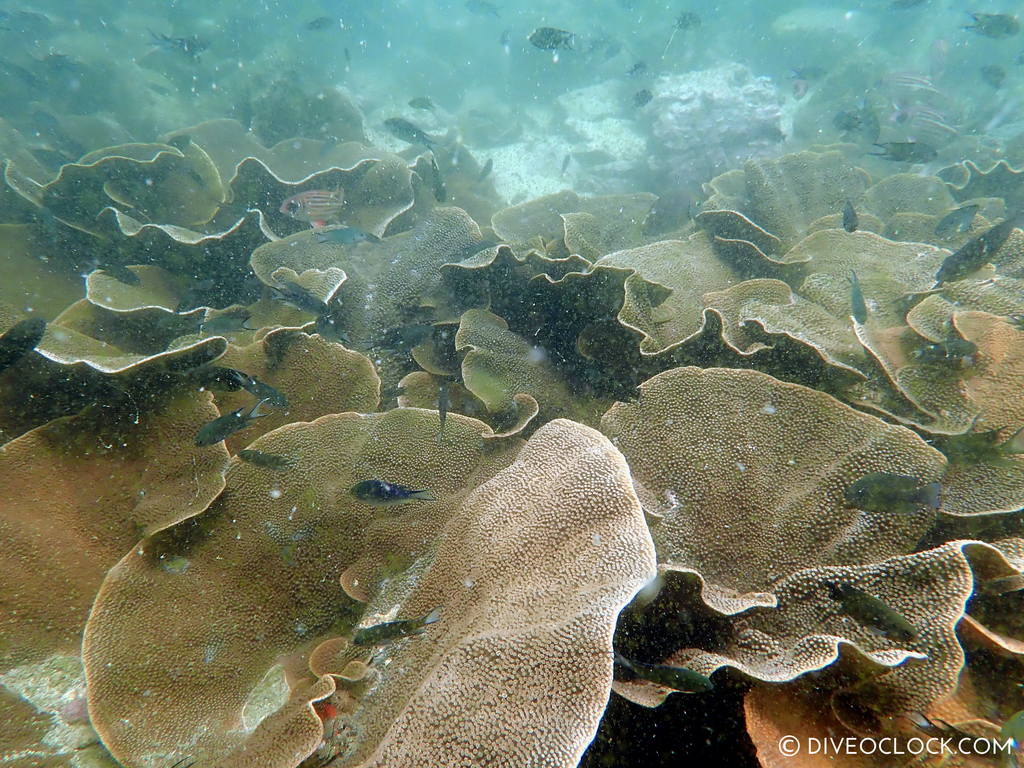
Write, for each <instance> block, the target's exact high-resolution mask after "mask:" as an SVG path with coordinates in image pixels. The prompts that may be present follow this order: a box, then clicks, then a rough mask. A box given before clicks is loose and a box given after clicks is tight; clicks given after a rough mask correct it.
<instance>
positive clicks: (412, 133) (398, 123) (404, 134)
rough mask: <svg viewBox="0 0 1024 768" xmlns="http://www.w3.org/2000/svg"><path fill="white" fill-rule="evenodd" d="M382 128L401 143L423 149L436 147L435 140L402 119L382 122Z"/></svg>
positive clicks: (390, 118) (393, 118)
mask: <svg viewBox="0 0 1024 768" xmlns="http://www.w3.org/2000/svg"><path fill="white" fill-rule="evenodd" d="M384 127H385V128H387V129H388V132H389V133H390V134H391V135H392V136H394V137H396V138H399V139H401V140H402V141H407V142H409V143H410V144H416V145H419V146H423V147H436V146H437V143H438V142H437V140H436V139H433V138H431V137H430V136H428V135H427V134H426V133H424V132H423V131H421V130H420V129H419V128H417V127H416V126H415V125H413V124H412V123H410V122H409V121H408V120H406V119H405V118H404V117H389V118H388V119H387V120H385V121H384Z"/></svg>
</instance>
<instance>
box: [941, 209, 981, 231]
mask: <svg viewBox="0 0 1024 768" xmlns="http://www.w3.org/2000/svg"><path fill="white" fill-rule="evenodd" d="M980 209H981V206H980V205H977V204H971V205H964V206H961V207H959V208H954V209H953V210H952V211H950V212H949V213H947V214H946V215H945V216H943V217H942V218H941V219H939V223H938V224H936V225H935V234H936V235H938V236H939V237H949V236H950V235H952V234H954V233H956V232H961V233H962V232H967V231H968V230H970V228H971V225H972V224H973V223H974V217H975V216H976V215H977V213H978V211H979V210H980Z"/></svg>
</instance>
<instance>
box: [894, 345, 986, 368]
mask: <svg viewBox="0 0 1024 768" xmlns="http://www.w3.org/2000/svg"><path fill="white" fill-rule="evenodd" d="M977 351H978V345H977V344H975V343H974V342H973V341H967V340H966V339H956V338H954V339H948V340H946V341H939V342H936V343H928V344H922V345H921V346H920V347H918V348H917V349H915V350H914V351H913V352H912V353H911V356H912V357H913V358H914V359H915V360H917V362H919V363H951V364H954V365H956V366H957V367H961V368H969V367H970V366H972V365H974V355H975V353H976V352H977Z"/></svg>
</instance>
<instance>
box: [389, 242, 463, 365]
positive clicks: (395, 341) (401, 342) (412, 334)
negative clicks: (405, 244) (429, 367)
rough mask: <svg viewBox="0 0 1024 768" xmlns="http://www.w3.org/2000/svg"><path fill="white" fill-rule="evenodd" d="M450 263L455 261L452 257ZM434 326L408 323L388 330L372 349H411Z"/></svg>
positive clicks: (423, 339) (422, 339) (428, 333)
mask: <svg viewBox="0 0 1024 768" xmlns="http://www.w3.org/2000/svg"><path fill="white" fill-rule="evenodd" d="M451 261H456V259H455V258H454V257H452V258H451ZM433 330H434V326H432V325H430V324H428V323H410V324H409V325H400V326H398V327H396V328H390V329H388V330H387V331H385V332H384V333H383V334H381V336H380V337H379V338H377V339H375V340H374V342H373V345H372V346H373V347H374V348H377V349H392V350H396V349H411V348H412V347H415V346H416V345H417V344H420V343H422V342H423V341H425V340H426V339H428V338H429V337H430V334H431V333H433Z"/></svg>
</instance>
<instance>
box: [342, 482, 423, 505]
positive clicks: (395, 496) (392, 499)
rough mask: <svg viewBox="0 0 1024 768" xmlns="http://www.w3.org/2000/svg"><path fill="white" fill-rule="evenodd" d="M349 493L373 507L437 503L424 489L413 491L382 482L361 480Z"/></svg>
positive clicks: (396, 484) (395, 484)
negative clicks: (416, 502) (414, 502)
mask: <svg viewBox="0 0 1024 768" xmlns="http://www.w3.org/2000/svg"><path fill="white" fill-rule="evenodd" d="M349 493H351V494H352V495H353V496H355V497H356V498H357V499H359V500H360V501H364V502H366V503H367V504H369V505H371V506H374V507H393V506H396V505H398V504H408V503H409V502H412V501H437V497H436V496H435V495H434V494H433V493H431V492H430V491H428V490H426V489H425V488H421V489H419V490H415V489H413V488H407V487H406V486H404V485H399V484H398V483H389V482H386V481H384V480H363V481H361V482H358V483H356V484H355V485H353V486H352V487H351V488H350V489H349Z"/></svg>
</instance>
